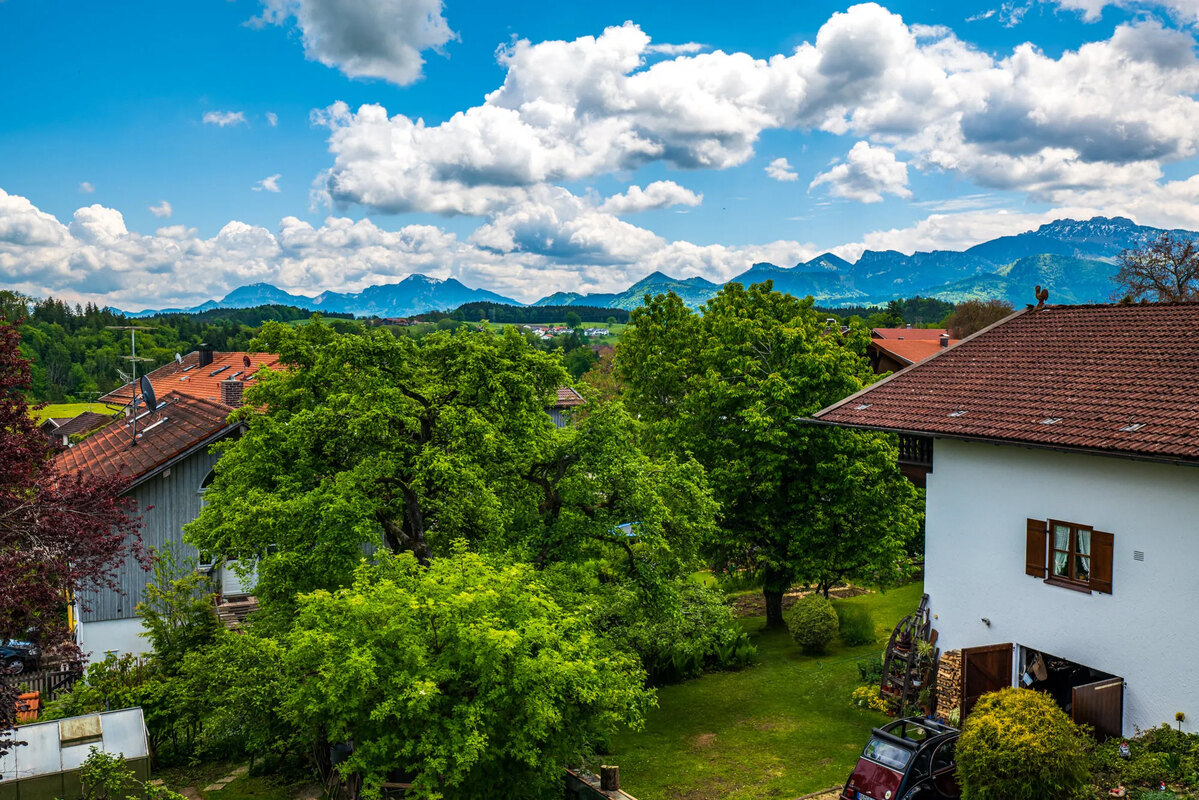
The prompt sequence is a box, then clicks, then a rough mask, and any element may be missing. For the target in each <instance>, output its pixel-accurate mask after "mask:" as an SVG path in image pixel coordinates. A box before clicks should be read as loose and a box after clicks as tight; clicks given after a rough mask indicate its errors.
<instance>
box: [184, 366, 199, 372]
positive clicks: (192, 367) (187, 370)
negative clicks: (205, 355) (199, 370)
mask: <svg viewBox="0 0 1199 800" xmlns="http://www.w3.org/2000/svg"><path fill="white" fill-rule="evenodd" d="M195 368H196V365H195V364H192V365H191V366H190V367H184V368H183V371H184V372H191V371H192V370H193V369H195Z"/></svg>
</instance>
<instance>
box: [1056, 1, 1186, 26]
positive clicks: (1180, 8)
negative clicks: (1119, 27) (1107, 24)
mask: <svg viewBox="0 0 1199 800" xmlns="http://www.w3.org/2000/svg"><path fill="white" fill-rule="evenodd" d="M1053 2H1055V3H1056V4H1057V5H1058V6H1060V7H1061V8H1063V9H1066V10H1069V11H1078V12H1081V13H1082V18H1083V19H1084V20H1086V21H1087V22H1097V21H1098V20H1099V18H1100V17H1101V16H1102V15H1103V9H1105V8H1107V7H1108V6H1115V7H1118V8H1130V9H1154V8H1161V9H1164V10H1165V11H1166V13H1168V14H1169V15H1170V16H1172V17H1174V18H1175V19H1177V20H1179V21H1180V22H1184V23H1194V22H1199V2H1196V0H1053Z"/></svg>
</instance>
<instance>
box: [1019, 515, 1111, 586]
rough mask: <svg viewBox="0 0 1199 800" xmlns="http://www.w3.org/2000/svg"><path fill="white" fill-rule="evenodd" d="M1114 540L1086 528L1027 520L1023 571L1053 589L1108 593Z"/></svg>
mask: <svg viewBox="0 0 1199 800" xmlns="http://www.w3.org/2000/svg"><path fill="white" fill-rule="evenodd" d="M1114 539H1115V537H1114V536H1113V535H1112V534H1110V533H1105V532H1103V531H1097V530H1095V529H1094V528H1092V527H1091V526H1090V525H1080V524H1078V523H1076V522H1063V521H1061V520H1053V519H1051V520H1048V521H1042V520H1034V519H1030V520H1028V528H1027V533H1026V542H1025V567H1024V571H1025V573H1026V574H1028V575H1032V576H1034V577H1038V578H1044V579H1045V582H1046V583H1051V584H1054V585H1056V586H1065V587H1067V588H1070V589H1076V590H1078V591H1082V592H1103V593H1105V594H1111V593H1112V556H1113V552H1114V547H1113V544H1114Z"/></svg>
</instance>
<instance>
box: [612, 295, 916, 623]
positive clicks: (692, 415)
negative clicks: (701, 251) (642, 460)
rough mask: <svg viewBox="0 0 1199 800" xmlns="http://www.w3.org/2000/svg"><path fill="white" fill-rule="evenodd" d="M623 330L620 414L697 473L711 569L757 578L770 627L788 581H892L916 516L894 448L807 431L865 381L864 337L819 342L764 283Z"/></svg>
mask: <svg viewBox="0 0 1199 800" xmlns="http://www.w3.org/2000/svg"><path fill="white" fill-rule="evenodd" d="M632 322H633V324H634V326H635V327H633V328H631V329H630V330H629V331H627V332H626V334H625V338H624V341H623V342H622V344H621V345H620V346H619V348H618V350H617V366H618V369H619V370H620V372H621V375H622V377H623V379H624V381H625V383H626V390H625V394H624V397H625V401H626V403H627V404H628V405H629V407H630V410H631V411H633V412H635V413H636V414H638V415H639V416H640V417H641V418H642V419H643V420H646V421H647V422H648V423H649V426H650V430H651V432H652V437H651V438H652V440H653V441H654V442H655V447H656V448H658V449H659V450H674V451H681V452H685V453H687V454H690V455H692V456H694V458H696V459H697V460H698V461H699V462H700V463H701V464H702V465H703V466H704V467H705V468H706V469H707V471H708V479H709V482H710V484H711V486H712V488H713V492H714V494H715V496H716V498H717V499H718V500H719V501H720V503H721V506H722V512H723V523H722V525H721V526H720V534H719V535H718V536H717V537H715V539H714V540H713V547H712V548H711V551H710V552H711V555H712V557H713V559H714V560H715V561H716V562H717V564H718V565H719V566H721V567H723V568H724V569H727V570H737V569H748V570H752V571H754V572H756V573H758V574H759V575H760V576H761V578H762V580H763V586H764V588H763V591H764V594H765V599H766V611H767V615H766V616H767V624H768V625H771V626H779V625H782V624H783V618H782V597H783V593H784V592H785V591H786V589H787V588H788V587H789V586H791V585H792V584H793V583H794V582H796V581H800V580H803V581H810V582H819V583H823V584H824V585H825V586H827V585H828V584H829V583H830V582H832V581H834V580H836V579H839V578H846V577H883V576H887V575H893V574H894V572H895V570H894V562H895V561H896V560H897V559H898V558H899V557H900V556H901V552H902V551H901V548H902V544H903V543H905V542H906V541H907V540H908V539H910V537H911V536H912V535H913V534H914V533H915V532H916V530H917V529H918V525H919V516H920V515H919V511H918V507H919V503H918V496H917V492H916V490H914V489H913V488H912V487H911V486H910V484H908V483H907V482H906V481H905V480H904V479H903V477H902V476H901V475H900V473H899V471H898V468H897V467H896V465H895V455H896V452H895V445H894V444H893V443H892V442H891V441H890V440H888V439H887V438H886V437H882V436H878V435H873V434H860V433H855V434H847V433H845V432H838V431H830V430H828V429H825V428H822V427H818V426H815V425H812V424H811V423H809V422H808V421H807V419H806V418H808V417H810V416H811V414H813V413H814V412H815V411H817V410H819V409H820V408H823V407H824V406H826V405H829V404H831V403H833V402H835V401H836V400H839V399H841V398H843V397H845V396H847V395H849V394H851V393H853V392H855V391H857V390H859V389H861V388H862V387H863V386H864V385H865V384H866V383H868V382H869V381H870V380H871V379H872V378H873V375H872V374H871V372H870V370H869V366H868V364H867V363H866V361H865V360H864V359H863V358H862V352H863V349H864V346H865V337H866V334H865V332H864V331H862V330H860V329H858V328H853V329H851V330H850V332H849V333H848V334H844V335H843V334H842V333H841V331H840V330H839V329H827V328H826V327H825V325H824V323H823V322H822V321H821V320H820V319H819V318H818V316H817V315H816V313H815V312H814V311H813V309H812V301H811V299H810V298H808V299H806V300H798V299H796V298H794V297H792V296H790V295H786V294H782V293H780V292H776V291H773V287H772V285H771V284H770V283H769V282H767V283H763V284H757V285H754V286H752V287H750V288H749V289H746V288H743V287H742V286H741V285H739V284H728V285H726V286H725V287H724V288H723V289H721V291H720V292H719V293H718V294H717V295H716V296H715V297H714V298H712V299H711V300H710V301H709V302H708V303H707V304H706V305H705V306H704V308H703V309H702V314H697V313H694V312H692V311H691V310H689V309H688V308H687V307H686V306H685V305H683V303H682V301H681V300H680V299H679V298H678V297H676V296H674V295H673V294H668V295H659V296H657V297H653V298H647V299H646V303H645V305H644V306H643V307H641V308H640V309H638V310H636V311H635V312H633V316H632ZM867 498H870V500H871V501H876V502H883V501H885V503H886V505H885V507H884V508H881V509H875V508H873V507H872V506H871V504H870V502H868V501H867ZM879 537H882V540H883V542H884V543H885V544H880V543H879Z"/></svg>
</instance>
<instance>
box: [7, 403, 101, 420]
mask: <svg viewBox="0 0 1199 800" xmlns="http://www.w3.org/2000/svg"><path fill="white" fill-rule="evenodd" d="M120 408H121V407H120V406H118V405H111V406H106V405H104V403H53V404H51V405H48V406H46V407H45V408H40V409H38V410H37V411H30V412H29V413H30V414H32V415H33V418H34V419H36V420H37V421H38V422H41V421H42V420H44V419H46V418H47V417H77V416H79V415H80V414H82V413H83V412H84V411H95V412H96V413H97V414H115V413H116V412H117V411H119V410H120Z"/></svg>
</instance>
